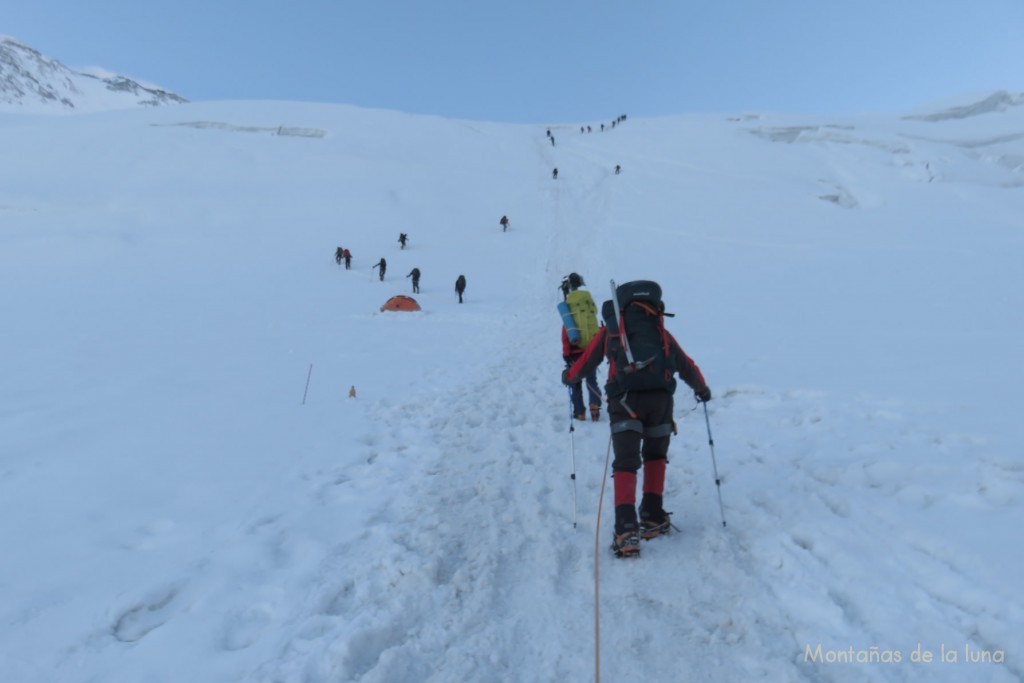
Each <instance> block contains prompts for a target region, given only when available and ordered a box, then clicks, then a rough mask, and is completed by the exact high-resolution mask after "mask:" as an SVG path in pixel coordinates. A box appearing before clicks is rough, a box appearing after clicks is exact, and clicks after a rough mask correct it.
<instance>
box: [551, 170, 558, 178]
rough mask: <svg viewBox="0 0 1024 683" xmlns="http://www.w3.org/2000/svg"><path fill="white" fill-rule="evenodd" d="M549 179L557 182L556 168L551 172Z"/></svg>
mask: <svg viewBox="0 0 1024 683" xmlns="http://www.w3.org/2000/svg"><path fill="white" fill-rule="evenodd" d="M551 177H552V178H554V179H555V180H558V169H557V168H556V169H554V170H553V171H551Z"/></svg>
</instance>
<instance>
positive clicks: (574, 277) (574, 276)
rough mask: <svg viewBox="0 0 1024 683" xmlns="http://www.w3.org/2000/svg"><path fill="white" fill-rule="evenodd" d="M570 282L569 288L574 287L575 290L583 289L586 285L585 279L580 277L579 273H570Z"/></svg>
mask: <svg viewBox="0 0 1024 683" xmlns="http://www.w3.org/2000/svg"><path fill="white" fill-rule="evenodd" d="M568 280H569V286H570V287H572V288H573V289H579V288H580V287H582V286H583V285H585V284H586V283H585V282H584V281H583V278H582V277H580V274H579V273H569V278H568Z"/></svg>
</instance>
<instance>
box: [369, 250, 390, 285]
mask: <svg viewBox="0 0 1024 683" xmlns="http://www.w3.org/2000/svg"><path fill="white" fill-rule="evenodd" d="M378 266H379V267H380V281H381V282H384V271H385V270H387V269H388V262H387V261H385V260H384V257H383V256H382V257H381V259H380V261H378V262H377V263H374V264H373V265H372V266H370V267H371V268H377V267H378Z"/></svg>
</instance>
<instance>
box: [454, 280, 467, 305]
mask: <svg viewBox="0 0 1024 683" xmlns="http://www.w3.org/2000/svg"><path fill="white" fill-rule="evenodd" d="M455 291H456V292H458V294H459V303H460V304H461V303H462V293H463V292H465V291H466V276H465V275H460V276H459V279H458V280H456V281H455Z"/></svg>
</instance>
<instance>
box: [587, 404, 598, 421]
mask: <svg viewBox="0 0 1024 683" xmlns="http://www.w3.org/2000/svg"><path fill="white" fill-rule="evenodd" d="M590 419H591V420H593V421H594V422H597V421H598V420H600V419H601V406H599V405H597V404H596V403H591V404H590Z"/></svg>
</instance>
